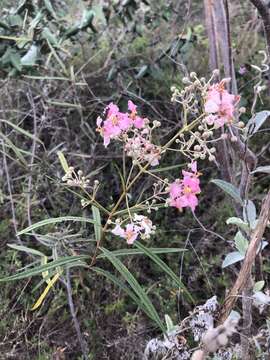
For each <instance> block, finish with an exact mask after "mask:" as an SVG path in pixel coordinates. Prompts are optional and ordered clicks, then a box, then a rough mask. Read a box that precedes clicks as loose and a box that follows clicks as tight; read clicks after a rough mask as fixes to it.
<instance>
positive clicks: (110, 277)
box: [91, 266, 148, 315]
mask: <svg viewBox="0 0 270 360" xmlns="http://www.w3.org/2000/svg"><path fill="white" fill-rule="evenodd" d="M91 270H94V271H95V272H96V273H98V274H100V275H103V276H105V277H106V278H107V279H108V280H110V281H111V282H112V283H114V284H115V285H117V286H118V287H119V288H120V289H121V290H123V291H124V292H125V293H126V294H127V295H128V296H129V297H130V298H131V299H132V300H133V301H134V302H135V304H137V305H138V306H139V307H140V308H141V309H142V310H143V311H145V312H146V314H147V315H148V313H147V309H146V308H145V307H144V306H143V304H142V302H141V300H140V298H139V297H137V296H136V295H135V293H134V292H133V291H131V290H130V288H129V287H127V286H126V285H125V284H124V283H123V282H122V281H121V280H119V279H118V278H117V277H116V276H114V275H113V274H111V273H110V272H109V271H106V270H103V269H101V268H99V267H96V266H93V267H91Z"/></svg>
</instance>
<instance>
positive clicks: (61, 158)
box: [57, 151, 69, 173]
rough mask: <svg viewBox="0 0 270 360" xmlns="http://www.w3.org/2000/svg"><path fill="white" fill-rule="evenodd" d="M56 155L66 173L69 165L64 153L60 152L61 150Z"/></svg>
mask: <svg viewBox="0 0 270 360" xmlns="http://www.w3.org/2000/svg"><path fill="white" fill-rule="evenodd" d="M57 156H58V159H59V161H60V163H61V165H62V168H63V170H64V172H65V173H68V170H69V166H68V163H67V160H66V158H65V155H64V154H63V153H62V151H58V152H57Z"/></svg>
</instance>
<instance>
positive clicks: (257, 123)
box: [246, 110, 270, 136]
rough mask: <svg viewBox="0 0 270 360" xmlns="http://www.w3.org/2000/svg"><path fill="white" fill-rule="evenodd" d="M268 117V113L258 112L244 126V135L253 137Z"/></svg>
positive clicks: (269, 114)
mask: <svg viewBox="0 0 270 360" xmlns="http://www.w3.org/2000/svg"><path fill="white" fill-rule="evenodd" d="M269 116H270V111H267V110H264V111H260V112H258V113H257V114H255V116H253V117H252V118H251V119H250V120H249V121H248V123H247V125H246V129H247V131H246V135H249V136H252V135H254V134H255V133H256V132H257V131H258V130H259V129H260V127H261V126H262V125H263V124H264V122H265V120H267V119H268V117H269Z"/></svg>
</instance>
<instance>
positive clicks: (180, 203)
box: [169, 162, 201, 211]
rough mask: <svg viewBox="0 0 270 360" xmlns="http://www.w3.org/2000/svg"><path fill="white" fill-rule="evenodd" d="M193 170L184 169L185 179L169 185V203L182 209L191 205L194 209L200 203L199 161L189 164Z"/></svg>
mask: <svg viewBox="0 0 270 360" xmlns="http://www.w3.org/2000/svg"><path fill="white" fill-rule="evenodd" d="M189 167H190V168H191V170H192V172H189V171H184V170H183V171H182V174H183V179H181V180H180V179H177V180H176V181H175V182H173V183H172V184H171V185H170V187H169V195H170V198H169V204H170V206H173V207H176V208H177V209H179V210H181V209H182V208H184V207H190V208H191V209H192V210H193V211H194V210H195V208H196V206H197V205H198V199H197V196H196V195H197V194H199V193H200V192H201V189H200V180H199V178H198V173H197V163H196V162H193V163H191V164H190V166H189Z"/></svg>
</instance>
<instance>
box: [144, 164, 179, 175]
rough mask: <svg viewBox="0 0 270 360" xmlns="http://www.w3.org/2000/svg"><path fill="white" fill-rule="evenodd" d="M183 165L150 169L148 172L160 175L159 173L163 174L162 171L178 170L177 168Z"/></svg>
mask: <svg viewBox="0 0 270 360" xmlns="http://www.w3.org/2000/svg"><path fill="white" fill-rule="evenodd" d="M184 165H185V164H179V165H171V166H165V167H162V168H155V169H151V170H150V171H149V172H151V173H153V174H154V173H160V172H164V171H170V170H173V169H178V168H181V167H183V166H184Z"/></svg>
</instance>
